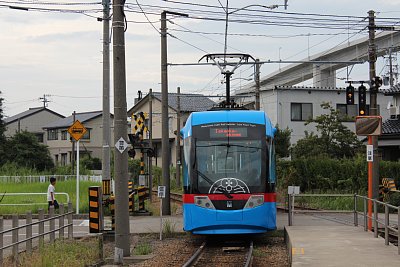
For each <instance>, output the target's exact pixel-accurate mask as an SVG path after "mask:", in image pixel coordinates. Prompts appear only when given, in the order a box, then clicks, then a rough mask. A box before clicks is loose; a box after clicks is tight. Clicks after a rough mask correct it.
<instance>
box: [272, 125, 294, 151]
mask: <svg viewBox="0 0 400 267" xmlns="http://www.w3.org/2000/svg"><path fill="white" fill-rule="evenodd" d="M276 130H277V131H276V134H275V152H276V155H277V157H279V158H286V157H289V155H290V135H291V134H292V130H291V129H289V127H286V129H284V130H281V129H279V126H278V125H277V126H276Z"/></svg>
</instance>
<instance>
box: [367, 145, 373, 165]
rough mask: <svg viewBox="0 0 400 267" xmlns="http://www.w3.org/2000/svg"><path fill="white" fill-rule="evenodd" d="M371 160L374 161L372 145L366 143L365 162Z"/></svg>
mask: <svg viewBox="0 0 400 267" xmlns="http://www.w3.org/2000/svg"><path fill="white" fill-rule="evenodd" d="M373 161H374V146H373V145H367V162H373Z"/></svg>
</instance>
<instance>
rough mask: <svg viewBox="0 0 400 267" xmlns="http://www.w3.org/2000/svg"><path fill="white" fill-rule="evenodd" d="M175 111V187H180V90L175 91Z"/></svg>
mask: <svg viewBox="0 0 400 267" xmlns="http://www.w3.org/2000/svg"><path fill="white" fill-rule="evenodd" d="M177 91H178V92H177V93H178V94H177V100H178V101H177V102H178V103H177V110H176V161H175V165H176V185H177V186H178V187H180V186H181V134H180V129H181V88H180V87H178V90H177Z"/></svg>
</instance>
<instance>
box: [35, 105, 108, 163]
mask: <svg viewBox="0 0 400 267" xmlns="http://www.w3.org/2000/svg"><path fill="white" fill-rule="evenodd" d="M102 114H103V112H102V111H92V112H83V113H75V120H79V121H80V122H81V123H82V124H83V125H84V127H85V128H86V129H87V132H86V134H85V135H84V136H83V137H82V138H81V139H80V142H79V143H80V146H79V153H80V156H85V155H90V156H91V157H96V158H100V159H101V158H102V148H103V129H102V123H103V119H102ZM110 118H111V119H110V120H111V123H110V125H113V115H110ZM73 122H74V118H73V115H71V116H69V117H66V118H62V119H59V120H56V121H53V122H51V123H47V124H45V125H43V126H42V128H43V129H44V130H45V139H46V142H47V145H48V147H49V151H50V155H51V157H52V158H53V160H54V163H55V164H56V165H61V166H65V165H68V164H70V163H71V160H72V159H75V158H76V155H75V153H76V152H75V151H76V150H75V148H73V145H75V142H72V140H71V138H70V135H69V133H68V128H69V127H70V126H71V125H72V124H73ZM113 136H114V135H113V131H111V143H113V140H114V138H113Z"/></svg>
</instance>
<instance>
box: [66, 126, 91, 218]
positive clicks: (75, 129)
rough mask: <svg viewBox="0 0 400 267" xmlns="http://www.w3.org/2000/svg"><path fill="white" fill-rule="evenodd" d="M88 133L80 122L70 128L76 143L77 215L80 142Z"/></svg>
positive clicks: (69, 130)
mask: <svg viewBox="0 0 400 267" xmlns="http://www.w3.org/2000/svg"><path fill="white" fill-rule="evenodd" d="M86 132H87V129H86V128H85V126H83V124H82V123H81V122H80V121H79V120H76V121H75V122H74V123H73V124H72V125H71V127H69V128H68V133H69V134H70V136H71V137H72V138H74V139H75V141H76V214H79V140H80V139H81V138H82V136H84V135H85V133H86Z"/></svg>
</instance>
